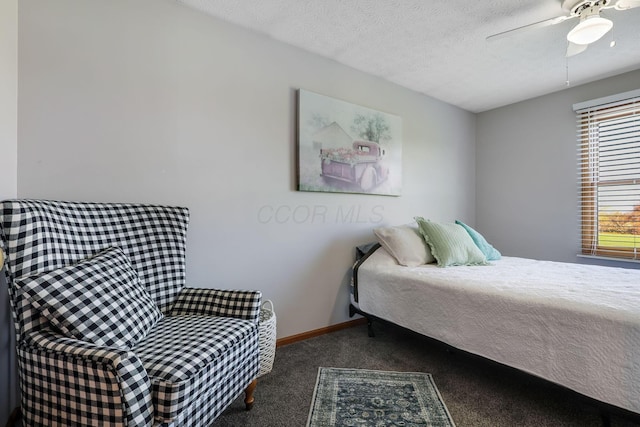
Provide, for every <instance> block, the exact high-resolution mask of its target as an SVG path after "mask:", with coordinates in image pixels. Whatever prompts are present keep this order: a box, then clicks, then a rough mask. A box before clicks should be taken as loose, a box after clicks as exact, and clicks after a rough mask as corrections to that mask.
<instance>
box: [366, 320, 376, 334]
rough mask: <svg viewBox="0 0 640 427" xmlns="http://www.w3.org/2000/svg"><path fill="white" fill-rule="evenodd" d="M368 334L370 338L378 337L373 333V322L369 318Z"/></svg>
mask: <svg viewBox="0 0 640 427" xmlns="http://www.w3.org/2000/svg"><path fill="white" fill-rule="evenodd" d="M367 334H369V337H370V338H373V337H375V336H376V334H375V333H374V332H373V322H372V321H371V318H370V317H367Z"/></svg>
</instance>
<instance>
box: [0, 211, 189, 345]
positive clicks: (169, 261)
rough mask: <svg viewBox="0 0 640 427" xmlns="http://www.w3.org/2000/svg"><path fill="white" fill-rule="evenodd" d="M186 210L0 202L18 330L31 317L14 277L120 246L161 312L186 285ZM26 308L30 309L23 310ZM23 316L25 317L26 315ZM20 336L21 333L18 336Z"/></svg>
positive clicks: (8, 272)
mask: <svg viewBox="0 0 640 427" xmlns="http://www.w3.org/2000/svg"><path fill="white" fill-rule="evenodd" d="M188 222H189V211H188V209H186V208H181V207H169V206H154V205H142V204H127V203H85V202H61V201H48V200H8V201H3V202H0V227H1V231H2V242H3V243H2V244H3V247H4V250H5V252H6V258H7V259H6V267H7V268H6V269H5V274H6V276H7V283H8V285H9V294H10V296H11V303H12V306H13V310H14V313H13V314H14V320H15V321H16V329H17V330H16V332H17V333H18V334H20V332H25V330H24V326H25V323H24V321H25V320H26V321H27V323H28V324H29V325H30V326H37V323H38V322H36V321H35V319H28V318H30V317H32V316H35V314H34V313H32V312H31V310H29V309H28V307H26V304H25V302H24V301H19V300H18V298H17V295H16V294H17V292H16V289H15V287H14V285H13V279H14V278H21V277H25V276H33V275H41V274H42V273H45V272H50V271H52V270H56V269H59V268H61V267H65V266H68V265H72V264H75V263H77V262H79V261H81V260H84V259H86V258H90V257H92V256H94V255H96V254H98V253H100V252H102V251H104V250H105V249H107V248H110V247H118V248H120V249H121V250H122V251H123V252H124V254H125V255H126V256H127V257H128V258H129V260H130V261H131V265H132V266H133V268H134V269H135V271H136V272H137V273H138V277H139V278H140V282H141V283H142V285H144V287H145V288H146V289H147V291H148V292H149V295H151V298H152V299H153V300H154V301H155V303H156V304H157V305H158V307H159V308H160V310H161V311H162V312H163V313H166V312H168V310H170V308H171V305H172V303H173V301H174V300H175V298H176V297H177V295H178V294H179V293H180V291H181V290H182V288H183V287H184V284H185V271H186V266H185V251H186V237H187V225H188ZM25 310H28V311H29V312H26V311H25ZM25 317H26V318H27V319H24V318H25ZM18 338H19V337H18Z"/></svg>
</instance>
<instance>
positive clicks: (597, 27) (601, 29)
mask: <svg viewBox="0 0 640 427" xmlns="http://www.w3.org/2000/svg"><path fill="white" fill-rule="evenodd" d="M611 28H613V22H611V21H610V20H608V19H606V18H601V17H600V16H597V15H594V16H590V17H587V18H586V19H584V20H583V21H580V23H579V24H578V25H576V26H575V27H573V29H572V30H571V31H569V34H567V40H569V41H570V42H571V43H575V44H590V43H593V42H595V41H597V40H600V39H601V38H602V36H604V35H605V34H607V33H608V32H609V31H610V30H611Z"/></svg>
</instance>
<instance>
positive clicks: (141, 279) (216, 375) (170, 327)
mask: <svg viewBox="0 0 640 427" xmlns="http://www.w3.org/2000/svg"><path fill="white" fill-rule="evenodd" d="M188 220H189V212H188V210H187V209H186V208H178V207H166V206H149V205H136V204H104V203H77V202H56V201H41V200H10V201H4V202H1V203H0V226H1V231H2V239H1V240H2V248H3V249H4V251H5V254H6V268H5V274H6V278H7V283H8V285H9V295H10V301H11V308H12V312H13V319H14V323H15V328H16V338H17V344H16V346H17V355H18V365H19V379H20V389H21V410H22V415H23V420H24V425H29V426H31V425H48V426H52V425H59V426H78V425H83V426H104V425H110V426H111V425H114V426H115V425H118V426H119V425H127V426H136V427H137V426H178V425H181V426H204V425H209V424H211V423H212V422H213V420H214V419H215V418H216V417H217V416H218V415H219V414H220V413H221V412H222V411H223V410H224V409H225V408H226V407H227V406H228V405H229V404H230V403H231V402H232V401H233V400H235V398H237V397H238V396H239V394H240V393H242V391H243V390H244V391H245V393H246V395H245V404H246V406H247V409H250V407H251V405H252V404H253V390H254V389H255V384H256V382H255V378H256V377H257V375H258V372H259V333H258V321H259V316H260V303H261V294H260V292H257V291H228V290H213V289H195V288H185V287H184V286H185V243H186V234H187V224H188Z"/></svg>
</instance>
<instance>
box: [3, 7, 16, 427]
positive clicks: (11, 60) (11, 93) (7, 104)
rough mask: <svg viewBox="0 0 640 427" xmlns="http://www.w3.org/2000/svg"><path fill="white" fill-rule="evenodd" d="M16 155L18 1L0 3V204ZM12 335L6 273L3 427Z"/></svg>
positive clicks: (12, 180) (11, 402) (12, 380)
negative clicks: (0, 165)
mask: <svg viewBox="0 0 640 427" xmlns="http://www.w3.org/2000/svg"><path fill="white" fill-rule="evenodd" d="M17 151H18V0H3V1H1V2H0V161H1V163H2V167H0V200H4V199H9V198H13V197H16V194H17V177H18V174H17V167H18V158H17ZM1 268H2V267H1V266H0V270H1ZM12 332H13V324H12V322H11V314H10V311H9V301H8V295H7V291H6V283H5V280H4V273H0V425H4V424H5V423H6V420H7V419H8V418H9V414H10V413H11V411H12V409H13V408H14V407H16V406H17V405H18V395H17V389H16V387H17V385H16V384H17V375H16V369H15V357H14V355H15V346H14V345H13V340H14V338H13V334H12Z"/></svg>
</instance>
